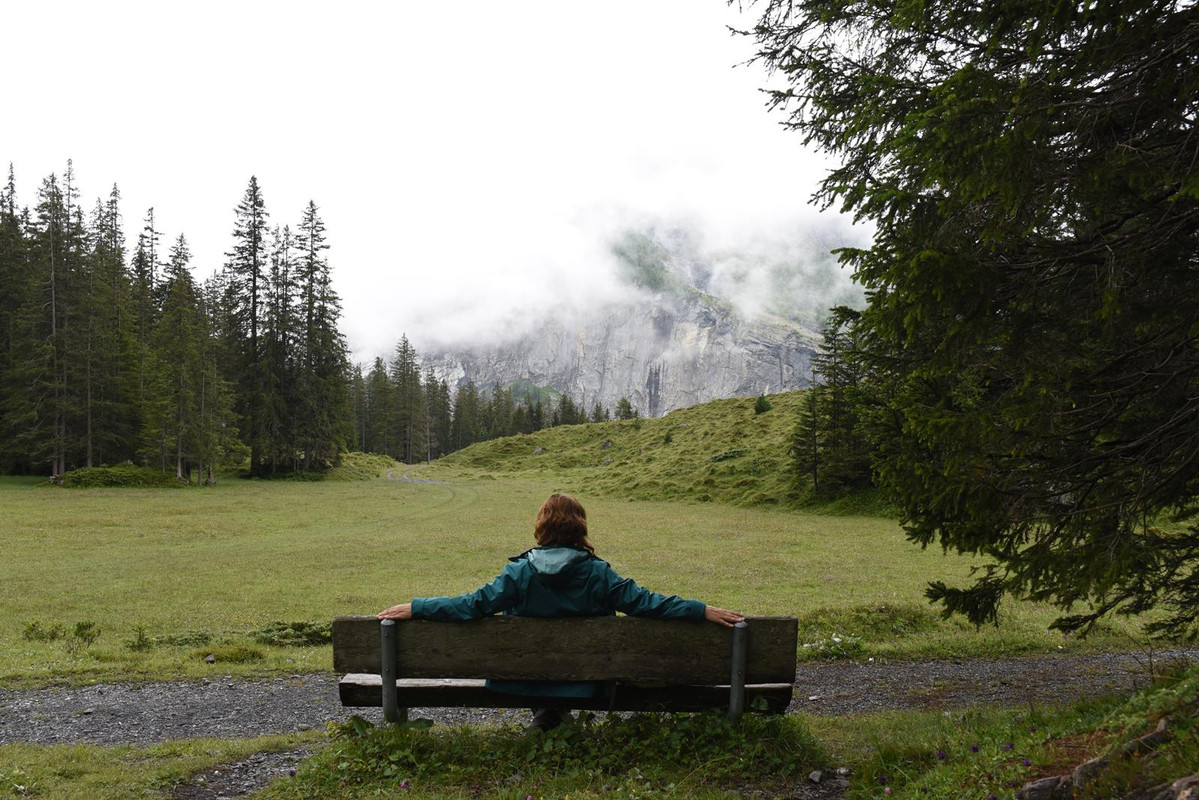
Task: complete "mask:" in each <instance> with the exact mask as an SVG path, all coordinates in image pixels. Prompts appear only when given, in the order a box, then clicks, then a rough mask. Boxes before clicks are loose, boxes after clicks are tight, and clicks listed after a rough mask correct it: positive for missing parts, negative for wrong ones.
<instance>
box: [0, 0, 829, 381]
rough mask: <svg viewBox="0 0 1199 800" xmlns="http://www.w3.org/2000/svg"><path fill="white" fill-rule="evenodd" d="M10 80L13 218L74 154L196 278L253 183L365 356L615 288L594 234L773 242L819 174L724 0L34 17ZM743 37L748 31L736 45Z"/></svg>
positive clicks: (110, 6)
mask: <svg viewBox="0 0 1199 800" xmlns="http://www.w3.org/2000/svg"><path fill="white" fill-rule="evenodd" d="M5 16H6V22H5V27H6V37H5V38H6V48H7V51H6V60H7V62H8V63H10V64H22V65H24V66H25V69H23V70H22V78H21V80H17V81H12V82H10V84H9V87H8V89H7V91H8V92H9V94H10V97H9V101H8V103H7V107H8V108H9V109H10V110H16V109H19V119H17V118H15V115H14V116H10V118H9V120H8V122H7V124H6V125H5V126H3V129H2V130H0V159H3V160H11V161H13V162H14V164H15V166H16V169H17V176H18V190H19V194H20V200H21V201H22V202H23V203H25V204H29V205H32V204H33V203H34V200H35V197H34V195H35V192H36V189H37V186H38V184H39V182H40V180H41V178H42V177H44V176H45V175H46V174H48V173H49V172H51V171H55V172H61V170H62V168H63V166H64V164H65V162H66V159H67V158H68V157H70V158H73V159H74V160H75V168H76V171H77V173H78V176H79V179H80V184H81V186H82V188H83V191H84V202H85V203H86V206H87V207H89V208H90V206H91V203H92V201H93V200H94V198H95V197H96V196H99V195H107V192H108V189H109V188H110V187H111V185H112V184H113V183H114V182H115V183H118V184H119V185H120V188H121V191H122V193H123V198H124V199H123V203H122V209H123V212H124V215H125V217H126V223H127V228H128V230H129V235H130V237H131V240H132V237H133V236H135V234H136V230H137V229H138V228H139V227H140V219H141V217H142V215H143V214H144V212H145V209H146V208H147V207H149V206H151V205H152V206H154V207H155V211H156V215H157V219H158V225H159V228H160V230H162V231H163V232H164V234H165V237H164V238H165V240H166V241H169V240H170V239H171V238H173V237H174V236H176V235H177V234H178V233H180V232H182V233H185V234H186V235H187V236H188V239H189V241H190V242H191V244H192V250H193V253H194V256H195V259H194V264H195V266H196V269H197V272H198V273H200V274H201V275H203V274H206V273H207V272H209V271H211V270H212V269H214V268H216V267H217V266H218V265H219V264H220V263H221V262H222V261H223V260H224V255H223V254H224V252H225V251H226V250H227V249H228V248H229V246H230V241H229V239H230V231H231V230H232V227H233V207H234V206H235V205H236V203H237V202H238V200H239V199H240V197H241V195H242V193H243V191H244V189H245V186H246V183H247V181H248V179H249V177H250V175H251V174H254V175H257V177H258V180H259V182H260V184H261V186H262V187H263V192H264V196H265V198H266V202H267V207H268V210H269V211H270V213H271V215H272V219H273V221H274V222H278V223H281V224H282V223H289V222H290V223H292V224H293V225H294V224H295V222H296V221H298V219H299V215H300V211H301V209H302V207H303V206H304V204H305V203H306V202H307V201H308V200H309V199H314V200H315V201H316V202H317V204H318V205H319V206H320V207H321V209H322V214H323V216H324V219H325V222H326V225H327V227H328V234H329V241H330V243H331V245H332V249H331V251H330V258H331V263H332V264H333V268H334V281H335V285H336V287H337V289H338V291H339V292H340V294H341V296H342V298H343V302H344V306H345V322H344V325H343V328H344V330H345V331H346V333H347V334H348V336H349V339H350V343H351V346H352V348H353V349H354V351H355V354H356V355H357V356H358V357H360V358H367V357H370V356H372V355H374V354H376V353H387V352H389V351H390V350H391V348H392V346H393V345H394V343H395V341H396V340H397V339H398V337H399V335H400V333H401V332H403V331H407V333H408V334H409V336H410V337H412V338H413V339H414V340H416V341H419V340H420V339H421V338H422V337H424V338H429V339H431V338H433V337H435V336H437V337H446V336H450V335H453V334H455V333H456V332H460V331H461V330H463V329H465V328H469V327H472V326H493V327H492V329H493V330H494V329H495V328H494V326H499V327H501V328H503V327H510V326H512V325H514V324H517V323H518V321H519V319H520V317H521V315H522V314H523V313H525V312H526V311H527V310H529V309H533V308H542V307H546V306H552V305H554V304H557V303H567V304H569V303H574V302H583V303H586V302H588V301H590V300H593V299H594V298H597V297H602V296H605V293H610V292H611V291H613V289H612V285H611V282H610V281H608V277H609V275H610V272H611V264H610V259H609V258H608V256H607V253H606V249H605V246H604V242H603V241H602V239H603V235H604V234H605V233H607V232H610V231H611V230H613V228H614V226H618V225H620V224H622V223H623V222H624V221H625V220H628V219H643V218H674V219H686V220H690V221H691V222H692V223H693V224H695V225H697V226H699V227H701V228H703V229H704V231H705V235H706V237H707V238H708V239H709V240H710V241H712V242H717V243H720V242H730V243H734V244H735V243H736V242H737V241H738V239H739V238H744V237H745V236H749V235H750V234H751V233H752V234H753V235H755V236H758V235H760V234H762V233H763V232H765V233H766V234H767V235H769V236H778V235H780V232H782V235H785V232H786V231H789V230H793V229H794V228H795V226H796V225H797V224H798V223H800V222H803V221H805V220H808V221H810V219H811V217H812V215H813V213H814V212H813V211H812V210H811V209H810V208H809V207H808V206H807V205H806V204H807V200H808V197H809V196H810V194H811V192H812V191H813V189H814V186H815V181H816V177H817V175H818V174H819V173H820V171H821V170H822V168H823V164H822V162H821V160H820V159H818V158H817V157H815V156H813V155H812V154H810V153H806V152H805V151H804V150H803V149H802V147H801V144H800V140H799V137H798V136H796V135H795V134H791V133H787V132H786V131H784V130H782V129H781V128H780V127H779V124H778V123H779V122H780V120H779V118H777V116H771V115H768V114H767V112H766V110H765V108H764V97H763V96H762V95H761V94H760V93H759V92H758V91H757V90H758V87H760V86H762V85H763V84H764V83H765V82H766V76H765V75H764V74H763V73H762V72H761V70H758V69H756V68H746V67H743V66H742V67H735V66H734V65H736V64H737V63H739V62H741V61H744V60H745V59H746V58H747V57H748V56H749V55H750V54H751V50H752V47H751V43H750V42H748V41H747V40H744V39H738V38H734V37H731V36H730V35H729V34H728V32H727V31H726V29H725V25H727V24H733V23H736V22H737V17H736V12H735V10H733V9H729V8H728V7H727V6H726V5H725V3H724V2H723V0H705V1H702V2H701V1H700V0H613V2H609V3H604V4H590V5H581V4H573V3H570V4H568V3H561V2H545V1H543V2H525V3H520V4H500V3H494V2H488V1H486V0H473V1H468V2H460V3H455V4H452V5H447V4H425V5H423V6H417V5H416V4H408V3H394V2H392V3H383V2H367V3H350V4H341V5H338V6H331V5H329V4H327V3H313V2H306V3H281V2H256V3H244V2H236V3H235V2H213V3H207V4H203V5H192V6H188V7H184V6H181V5H179V4H166V3H128V2H124V3H122V2H117V3H105V4H97V3H91V2H86V3H85V2H71V3H67V2H42V3H36V4H35V3H26V4H20V5H17V6H13V7H12V8H7V9H6V12H5ZM746 23H747V20H741V21H740V24H746Z"/></svg>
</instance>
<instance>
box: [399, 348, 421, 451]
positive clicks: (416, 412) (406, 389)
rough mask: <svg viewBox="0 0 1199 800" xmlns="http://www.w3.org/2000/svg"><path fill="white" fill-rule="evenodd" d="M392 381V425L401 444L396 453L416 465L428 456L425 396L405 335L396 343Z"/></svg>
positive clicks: (414, 351)
mask: <svg viewBox="0 0 1199 800" xmlns="http://www.w3.org/2000/svg"><path fill="white" fill-rule="evenodd" d="M391 382H392V386H393V387H394V390H395V396H394V405H393V406H392V412H393V414H394V417H393V423H392V427H393V430H394V431H395V435H396V441H397V443H398V448H397V451H396V452H395V453H394V454H393V455H394V456H395V457H396V458H397V459H399V460H400V461H403V462H404V463H406V464H414V463H416V462H417V461H419V460H421V459H422V458H424V456H425V445H424V436H425V412H424V401H425V398H424V392H423V391H422V389H421V384H420V363H419V362H418V361H417V356H416V349H415V348H414V347H413V346H412V344H411V343H410V342H409V341H408V337H407V336H406V335H405V336H402V337H401V338H400V342H399V344H397V345H396V352H395V358H394V360H393V361H392V363H391Z"/></svg>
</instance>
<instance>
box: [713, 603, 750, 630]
mask: <svg viewBox="0 0 1199 800" xmlns="http://www.w3.org/2000/svg"><path fill="white" fill-rule="evenodd" d="M704 619H706V620H707V621H708V622H715V623H716V624H717V625H723V626H725V627H726V628H731V627H733V626H734V625H736V624H737V623H738V622H744V621H745V615H744V614H742V613H741V612H740V611H728V610H726V609H723V608H717V607H716V606H707V607H705V608H704Z"/></svg>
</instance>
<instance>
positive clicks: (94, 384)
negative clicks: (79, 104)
mask: <svg viewBox="0 0 1199 800" xmlns="http://www.w3.org/2000/svg"><path fill="white" fill-rule="evenodd" d="M119 201H120V192H119V191H118V189H117V187H116V186H113V188H112V192H111V193H110V194H109V197H108V200H107V201H101V200H97V201H96V207H95V210H94V211H93V212H92V222H91V232H92V236H91V240H92V241H91V249H90V252H89V253H88V254H87V258H86V259H85V260H84V262H83V274H82V276H81V288H82V292H81V294H80V297H79V302H80V309H79V324H78V326H77V331H76V333H75V335H74V337H73V338H74V340H75V341H76V342H77V343H78V344H79V345H80V348H81V353H80V356H81V358H80V362H79V364H78V365H77V366H78V372H79V375H78V379H77V381H76V382H77V384H79V386H80V387H81V394H82V403H83V415H84V430H83V439H84V464H85V465H86V466H89V467H90V466H94V465H96V464H104V463H116V462H120V461H125V460H128V459H130V458H132V457H133V456H134V454H135V448H134V447H133V444H132V443H133V441H134V440H135V439H136V436H137V431H138V428H139V425H140V422H139V411H140V410H139V408H138V405H137V398H136V393H135V387H134V386H133V383H132V380H131V370H132V367H133V365H134V364H136V363H138V355H137V354H138V350H137V346H136V340H135V338H134V334H135V331H134V329H133V326H132V325H131V324H130V321H131V318H132V313H131V299H132V294H131V289H130V285H129V280H128V273H127V272H126V269H125V246H124V233H123V232H122V230H121V217H120V209H119Z"/></svg>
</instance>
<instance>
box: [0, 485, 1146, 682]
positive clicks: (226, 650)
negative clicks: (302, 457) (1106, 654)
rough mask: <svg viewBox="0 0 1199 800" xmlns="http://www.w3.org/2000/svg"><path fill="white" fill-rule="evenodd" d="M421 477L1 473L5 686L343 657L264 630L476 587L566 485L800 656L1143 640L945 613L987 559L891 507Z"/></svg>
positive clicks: (646, 554)
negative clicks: (926, 591)
mask: <svg viewBox="0 0 1199 800" xmlns="http://www.w3.org/2000/svg"><path fill="white" fill-rule="evenodd" d="M414 474H419V475H420V477H422V478H426V479H432V480H440V481H445V482H446V483H442V484H418V483H409V482H401V481H395V480H388V479H386V478H379V479H374V480H364V481H345V482H333V481H325V482H316V483H307V482H274V483H269V482H260V481H243V480H232V479H231V480H225V481H222V482H220V483H218V485H217V486H216V487H214V488H211V489H203V490H201V489H194V488H193V489H163V490H140V489H84V490H69V489H61V488H53V487H47V486H40V485H36V483H35V482H32V481H28V480H21V479H5V480H3V481H0V548H2V549H3V552H4V553H5V558H4V559H3V561H2V562H0V685H15V684H22V685H36V684H41V683H48V682H54V681H72V682H79V681H92V680H102V679H113V678H129V677H136V676H142V677H146V678H162V677H184V676H202V675H207V674H213V673H219V674H243V675H245V674H264V673H272V672H275V673H277V672H295V671H297V670H311V669H328V668H329V667H330V651H329V648H328V647H288V646H277V645H274V644H270V643H263V642H261V641H256V640H255V638H254V635H253V634H254V633H255V632H262V631H263V630H264V629H265V628H267V627H268V626H270V625H271V624H272V623H275V622H287V623H293V622H305V623H318V624H320V623H326V622H328V621H329V620H330V619H331V618H332V617H333V616H335V615H338V614H364V613H373V612H374V611H376V610H378V609H381V608H384V607H386V606H388V605H390V604H392V603H394V602H398V601H401V600H405V599H407V598H409V597H412V596H424V595H434V594H444V593H458V592H462V591H468V590H472V589H474V588H476V587H478V586H479V585H481V584H482V583H484V582H486V581H488V580H489V579H490V578H492V577H493V576H494V575H495V574H496V573H497V572H498V571H499V570H500V568H501V567H502V566H503V564H504V559H505V558H506V557H507V556H509V555H513V554H516V553H520V552H522V551H523V550H524V549H526V548H527V547H529V546H530V545H531V544H532V541H531V530H532V518H533V515H534V513H535V511H536V509H537V507H538V506H539V505H540V503H541V501H542V500H543V499H544V498H545V496H546V495H547V494H548V493H549V492H550V491H553V490H557V489H566V490H575V491H579V492H580V494H581V497H582V499H583V501H584V503H585V505H586V506H587V508H588V512H589V518H590V521H591V526H592V532H593V539H594V541H595V543H596V545H597V547H598V550H599V553H600V555H601V556H602V557H604V558H605V559H607V560H608V561H609V562H611V563H612V565H613V566H614V567H615V568H616V570H617V571H619V572H621V573H622V574H626V575H629V576H632V577H634V578H636V579H637V580H638V581H639V582H640V583H642V584H643V585H646V586H649V587H651V588H653V589H655V590H657V591H662V592H666V593H677V594H681V595H684V596H689V597H696V598H699V599H702V600H705V601H708V602H711V603H713V604H717V605H722V606H726V607H731V608H737V609H741V610H744V611H745V612H747V613H751V614H795V615H797V616H798V617H800V620H801V642H802V643H803V644H805V645H807V646H806V647H801V649H800V653H799V656H800V657H801V658H813V657H837V656H848V657H868V656H873V657H913V656H965V655H997V654H1001V653H1012V652H1026V651H1045V650H1050V649H1058V648H1062V647H1064V648H1067V649H1070V648H1077V647H1087V648H1095V647H1130V646H1133V645H1134V638H1133V637H1135V636H1136V635H1137V634H1136V627H1135V625H1132V624H1130V623H1127V622H1117V623H1113V624H1112V626H1111V627H1109V628H1106V629H1104V630H1103V631H1101V632H1100V635H1099V636H1097V637H1095V638H1092V639H1090V640H1088V641H1086V642H1083V643H1079V642H1076V641H1074V640H1063V639H1062V637H1061V636H1060V635H1057V634H1053V633H1049V632H1047V630H1046V626H1047V625H1048V623H1049V621H1050V620H1051V619H1052V618H1053V616H1054V615H1053V612H1052V610H1050V609H1047V608H1044V607H1037V606H1030V605H1012V606H1010V607H1009V608H1008V611H1007V613H1006V614H1005V616H1004V618H1003V620H1002V624H1001V625H1000V627H999V628H997V629H993V628H985V629H983V630H981V631H975V630H974V629H973V628H971V627H968V626H966V625H964V624H963V623H961V622H960V621H956V620H954V621H949V622H945V621H942V620H940V618H939V617H938V616H937V614H936V613H935V612H934V610H933V609H931V608H930V607H928V606H927V604H926V603H925V602H924V600H923V598H922V591H923V587H924V585H925V583H926V582H927V581H928V580H931V579H936V578H945V579H954V578H961V577H962V576H963V575H965V573H966V571H967V570H968V568H969V564H968V563H966V562H965V561H964V560H962V559H960V558H957V557H952V556H951V557H947V556H944V555H942V554H941V553H940V552H932V551H921V550H920V549H918V548H916V547H914V546H912V545H911V544H909V543H908V542H907V541H906V540H905V539H904V537H903V534H902V531H900V529H899V527H898V526H897V525H896V524H895V523H894V522H893V521H891V520H888V519H885V518H881V517H853V516H822V515H818V514H813V513H803V512H796V511H787V510H780V509H775V508H771V507H758V508H742V507H736V506H732V505H727V504H722V503H703V502H680V501H660V500H659V501H639V502H628V501H625V500H621V499H617V498H614V497H611V496H609V495H606V494H597V495H591V494H588V493H587V492H586V491H585V487H580V486H578V485H576V484H575V482H574V481H572V480H571V479H570V477H569V476H568V477H567V478H564V479H563V480H562V481H560V482H549V481H547V480H543V479H538V478H537V477H536V476H523V475H518V476H516V477H509V476H501V477H499V478H498V479H497V478H496V477H495V476H494V475H492V474H489V473H481V472H479V470H478V469H477V468H476V467H471V468H469V469H463V468H461V467H458V468H448V467H447V468H437V469H423V470H417V472H416V473H414ZM86 622H94V623H95V626H96V627H98V628H99V633H100V635H99V638H98V639H96V640H95V641H94V642H93V643H91V644H90V645H89V644H87V643H86V642H84V641H82V640H80V639H79V638H78V637H75V636H74V635H73V633H74V631H75V626H76V625H78V624H79V623H86ZM55 631H57V632H59V633H60V634H61V635H59V636H58V637H57V638H53V635H52V632H55ZM837 640H839V641H837ZM209 655H213V656H215V658H216V663H215V664H208V663H206V661H205V659H206V657H207V656H209Z"/></svg>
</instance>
